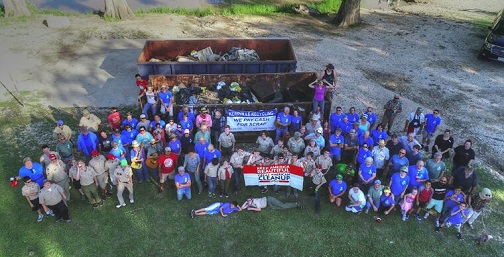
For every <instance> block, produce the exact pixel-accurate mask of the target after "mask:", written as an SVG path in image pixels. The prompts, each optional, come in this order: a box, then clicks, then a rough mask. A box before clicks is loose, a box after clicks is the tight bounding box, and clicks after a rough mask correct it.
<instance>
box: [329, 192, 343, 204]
mask: <svg viewBox="0 0 504 257" xmlns="http://www.w3.org/2000/svg"><path fill="white" fill-rule="evenodd" d="M338 198H340V199H341V196H336V195H330V194H329V200H330V201H331V203H334V202H335V201H336V199H338Z"/></svg>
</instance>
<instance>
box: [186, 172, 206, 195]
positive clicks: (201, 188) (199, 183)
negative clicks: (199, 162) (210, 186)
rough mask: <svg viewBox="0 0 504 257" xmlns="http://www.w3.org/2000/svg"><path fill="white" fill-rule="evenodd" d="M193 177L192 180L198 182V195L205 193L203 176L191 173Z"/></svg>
mask: <svg viewBox="0 0 504 257" xmlns="http://www.w3.org/2000/svg"><path fill="white" fill-rule="evenodd" d="M189 174H190V175H191V180H192V181H194V182H196V186H197V187H198V193H201V192H203V183H201V176H200V174H199V173H198V174H196V173H194V172H189Z"/></svg>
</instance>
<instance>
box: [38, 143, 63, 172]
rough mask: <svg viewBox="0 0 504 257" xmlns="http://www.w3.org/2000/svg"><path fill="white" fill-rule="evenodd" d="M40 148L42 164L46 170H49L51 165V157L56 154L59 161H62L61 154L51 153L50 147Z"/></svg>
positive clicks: (43, 146)
mask: <svg viewBox="0 0 504 257" xmlns="http://www.w3.org/2000/svg"><path fill="white" fill-rule="evenodd" d="M40 148H41V149H42V156H40V163H41V164H42V166H44V168H47V166H48V165H49V163H51V159H50V158H49V155H51V154H54V155H56V158H58V160H59V159H61V157H60V156H59V154H58V153H57V152H54V151H51V149H50V148H49V146H48V145H42V146H41V147H40Z"/></svg>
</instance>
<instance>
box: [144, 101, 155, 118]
mask: <svg viewBox="0 0 504 257" xmlns="http://www.w3.org/2000/svg"><path fill="white" fill-rule="evenodd" d="M149 109H150V110H151V111H152V116H154V115H156V113H157V105H155V104H150V103H145V105H144V107H143V109H142V113H143V114H145V115H149V113H148V112H149Z"/></svg>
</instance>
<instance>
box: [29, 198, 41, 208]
mask: <svg viewBox="0 0 504 257" xmlns="http://www.w3.org/2000/svg"><path fill="white" fill-rule="evenodd" d="M30 203H32V204H33V207H32V208H31V209H32V211H38V210H40V202H39V199H38V198H36V199H33V200H30Z"/></svg>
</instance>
